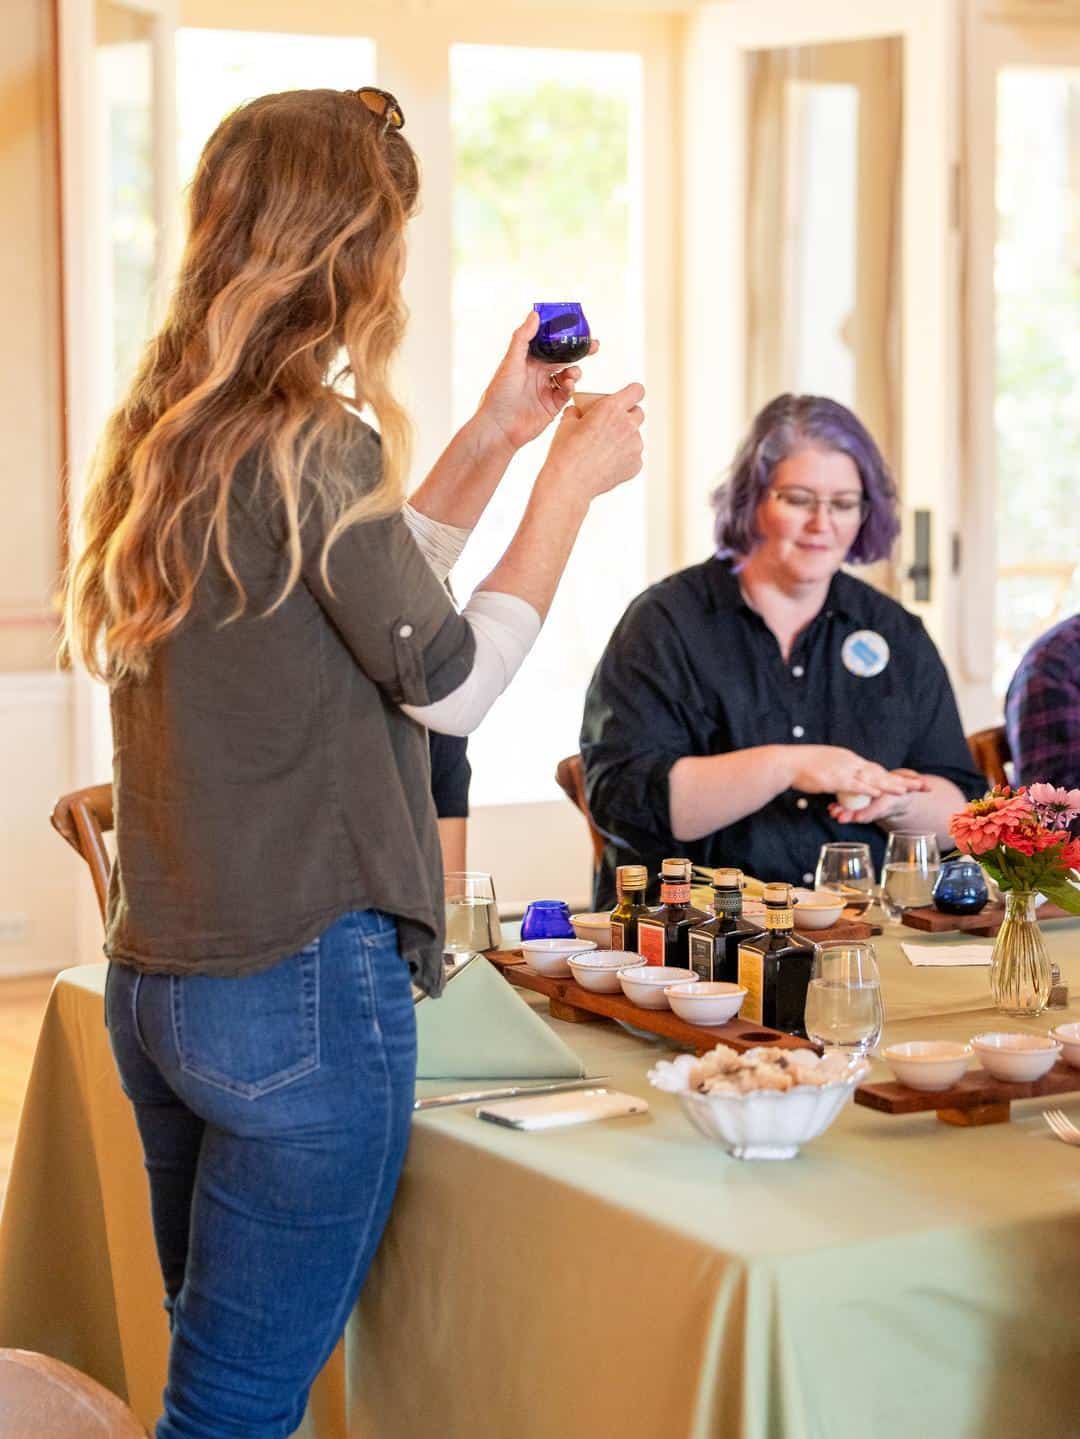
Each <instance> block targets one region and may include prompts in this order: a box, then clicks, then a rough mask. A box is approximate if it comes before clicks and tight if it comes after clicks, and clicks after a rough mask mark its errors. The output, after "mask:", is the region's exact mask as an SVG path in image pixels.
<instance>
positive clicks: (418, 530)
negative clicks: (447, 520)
mask: <svg viewBox="0 0 1080 1439" xmlns="http://www.w3.org/2000/svg"><path fill="white" fill-rule="evenodd" d="M401 517H402V519H403V520H404V521H405V523H406V525H407V526H408V528H409V531H410V533H411V534H412V537H413V539H414V540H415V541H416V544H417V548H418V549H419V550H420V553H421V554H422V555H423V556H424V559H425V560H427V562H428V568H429V569H430V570H431V571H432V572H433V574H434V575H435V578H436V579H437V580H438V581H439V583H440V584H442V583H445V581H446V577H447V575H448V574H449V573H450V571H451V570H452V569H453V568H454V566H455V565H456V564H457V562H458V559H459V558H460V556H461V552H462V550H463V549H464V548H465V545H466V543H467V542H468V539H469V536H470V535H471V534H472V530H462V529H459V528H458V526H457V525H444V524H442V523H441V522H440V521H439V520H432V519H429V518H428V516H427V515H422V514H421V513H420V511H419V510H414V509H413V507H412V505H410V504H409V502H408V500H406V501H405V506H404V508H403V509H402V512H401Z"/></svg>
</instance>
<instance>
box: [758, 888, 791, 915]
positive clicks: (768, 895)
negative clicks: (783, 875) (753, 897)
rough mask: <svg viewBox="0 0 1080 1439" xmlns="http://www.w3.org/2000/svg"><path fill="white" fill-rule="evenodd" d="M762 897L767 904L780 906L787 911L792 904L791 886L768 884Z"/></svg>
mask: <svg viewBox="0 0 1080 1439" xmlns="http://www.w3.org/2000/svg"><path fill="white" fill-rule="evenodd" d="M761 897H762V899H763V900H764V901H765V903H766V904H779V905H783V906H784V908H785V909H786V908H787V907H788V906H789V905H790V904H791V885H790V884H767V885H766V886H765V892H764V893H763V894H762V896H761Z"/></svg>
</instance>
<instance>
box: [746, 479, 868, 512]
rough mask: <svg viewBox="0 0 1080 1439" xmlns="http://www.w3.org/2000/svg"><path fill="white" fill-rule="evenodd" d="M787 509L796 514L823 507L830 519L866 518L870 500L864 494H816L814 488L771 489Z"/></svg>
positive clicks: (776, 498) (770, 492)
mask: <svg viewBox="0 0 1080 1439" xmlns="http://www.w3.org/2000/svg"><path fill="white" fill-rule="evenodd" d="M769 494H770V495H772V497H773V499H774V500H777V501H778V502H779V503H780V504H781V505H783V506H784V508H785V509H788V510H791V511H792V512H793V513H794V514H799V515H812V514H816V513H817V511H818V510H819V509H823V510H824V511H825V513H826V514H827V515H828V516H829V518H830V519H835V520H854V519H856V518H857V519H860V520H862V519H865V518H866V515H867V512H868V511H869V509H870V504H869V501H868V500H867V499H866V498H865V497H864V496H863V495H832V496H829V497H824V496H822V495H815V494H814V492H813V491H812V490H799V489H795V488H788V487H787V486H784V487H783V488H782V489H780V488H778V489H772V490H770V491H769Z"/></svg>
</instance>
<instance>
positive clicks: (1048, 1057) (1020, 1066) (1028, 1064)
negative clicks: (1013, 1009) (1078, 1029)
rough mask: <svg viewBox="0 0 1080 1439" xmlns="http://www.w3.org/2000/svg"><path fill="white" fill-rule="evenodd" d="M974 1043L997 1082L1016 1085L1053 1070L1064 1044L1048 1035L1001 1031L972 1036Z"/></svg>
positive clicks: (986, 1067)
mask: <svg viewBox="0 0 1080 1439" xmlns="http://www.w3.org/2000/svg"><path fill="white" fill-rule="evenodd" d="M971 1043H972V1045H973V1046H974V1048H975V1053H976V1054H977V1055H978V1056H979V1063H980V1064H981V1065H982V1067H983V1068H984V1069H988V1070H989V1071H990V1073H991V1074H992V1075H993V1076H994V1078H995V1079H1007V1080H1009V1081H1010V1082H1011V1083H1013V1084H1030V1083H1031V1081H1032V1080H1035V1079H1041V1078H1042V1077H1043V1075H1044V1074H1046V1073H1048V1072H1049V1071H1050V1070H1051V1069H1053V1067H1054V1063H1055V1061H1056V1060H1057V1057H1058V1055H1059V1054H1060V1053H1061V1041H1060V1040H1057V1039H1053V1038H1051V1036H1050V1035H1049V1034H1019V1033H1015V1032H1012V1031H1008V1030H1001V1031H998V1032H997V1033H993V1034H975V1035H972V1038H971Z"/></svg>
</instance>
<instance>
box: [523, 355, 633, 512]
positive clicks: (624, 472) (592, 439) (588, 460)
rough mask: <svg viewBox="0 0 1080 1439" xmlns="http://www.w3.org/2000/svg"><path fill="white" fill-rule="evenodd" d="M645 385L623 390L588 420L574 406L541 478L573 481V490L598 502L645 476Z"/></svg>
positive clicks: (600, 402)
mask: <svg viewBox="0 0 1080 1439" xmlns="http://www.w3.org/2000/svg"><path fill="white" fill-rule="evenodd" d="M644 398H645V388H644V386H643V385H639V384H637V382H636V381H635V382H634V383H632V384H629V385H624V386H623V388H622V389H621V390H616V391H615V392H614V394H611V395H604V396H603V397H602V398H601V399H599V400H597V401H596V402H595V404H593V405H591V406H590V408H589V412H588V414H587V415H580V414H579V413H578V411H577V410H576V409H575V408H574V407H573V406H571V407H570V408H568V409H567V411H566V413H565V414H564V415H563V417H562V420H561V421H560V422H559V428H558V429H557V430H556V432H555V436H554V438H553V440H552V441H551V449H550V450H549V451H548V458H547V462H546V464H545V465H544V468H543V470H542V471H541V475H542V476H549V475H553V476H557V477H559V478H560V479H566V480H569V481H570V482H571V483H572V484H573V486H574V488H575V490H576V491H577V492H578V493H580V494H582V495H584V496H586V497H587V498H588V499H595V498H596V496H597V495H602V494H604V493H605V492H606V491H608V490H613V489H614V488H615V487H616V485H621V484H623V483H625V481H626V480H630V479H633V477H634V476H635V475H636V474H638V473H639V471H640V470H641V463H642V460H641V455H642V448H643V446H642V440H641V424H642V421H643V420H644V418H645V415H644V412H643V410H642V408H641V401H642V400H643V399H644Z"/></svg>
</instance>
